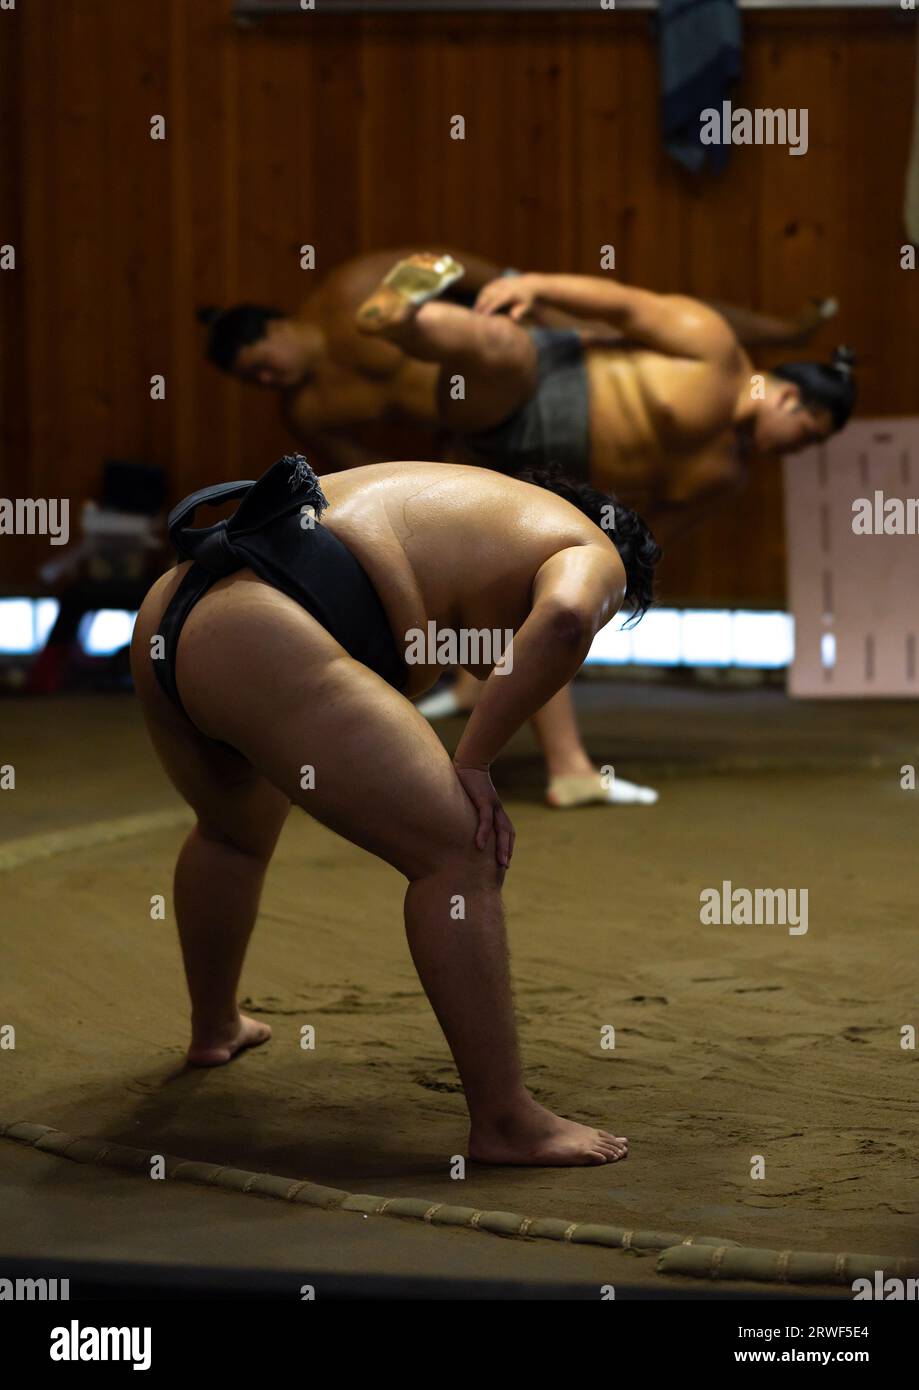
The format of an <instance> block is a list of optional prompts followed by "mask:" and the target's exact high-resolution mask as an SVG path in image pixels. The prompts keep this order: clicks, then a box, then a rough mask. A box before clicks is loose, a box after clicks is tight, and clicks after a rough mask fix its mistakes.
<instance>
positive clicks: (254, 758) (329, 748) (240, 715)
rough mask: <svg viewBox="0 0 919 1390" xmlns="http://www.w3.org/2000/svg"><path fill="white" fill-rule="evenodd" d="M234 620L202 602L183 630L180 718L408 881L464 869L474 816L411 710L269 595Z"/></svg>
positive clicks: (296, 611)
mask: <svg viewBox="0 0 919 1390" xmlns="http://www.w3.org/2000/svg"><path fill="white" fill-rule="evenodd" d="M266 592H267V593H269V594H270V597H271V601H270V602H267V603H260V602H256V603H252V602H249V603H246V604H243V605H240V606H239V607H238V608H236V609H234V610H230V609H228V608H226V607H225V606H224V607H221V606H220V604H219V602H218V603H216V604H215V605H214V606H213V610H212V612H211V613H210V614H209V613H208V605H209V602H210V595H208V596H207V597H206V598H205V599H203V600H202V601H201V603H199V605H198V606H197V608H196V609H195V610H194V612H193V613H192V615H191V617H190V618H189V621H188V623H187V625H186V631H185V633H184V634H183V637H182V645H181V648H180V660H179V666H178V675H179V685H180V688H181V690H182V697H183V700H184V703H185V706H186V708H187V710H188V712H189V715H190V716H191V718H192V719H193V720H194V722H195V723H196V724H197V725H198V727H199V728H201V729H203V730H204V732H205V733H207V734H208V735H209V737H211V738H215V739H221V740H224V741H226V742H227V743H230V744H231V745H232V746H233V747H234V748H237V749H238V750H239V751H240V752H241V753H242V754H243V755H244V756H245V757H246V758H247V759H248V761H249V762H250V763H251V764H252V766H253V767H254V768H255V769H256V770H257V771H258V772H260V773H262V774H263V775H264V776H265V777H267V778H268V780H269V781H270V782H272V783H273V785H274V786H275V787H277V788H279V789H280V790H281V791H282V792H283V793H284V795H285V796H287V797H289V798H290V800H291V801H294V802H296V803H297V805H299V806H302V807H303V809H304V810H306V811H308V812H309V813H310V814H311V815H313V816H315V817H316V819H317V820H319V821H321V822H322V823H323V824H324V825H327V826H328V827H329V828H330V829H332V830H335V831H337V832H338V833H339V834H340V835H343V836H345V838H346V839H348V840H351V841H352V842H353V843H354V844H356V845H359V846H361V848H363V849H367V850H369V851H370V852H371V853H373V854H376V855H379V856H380V858H382V859H385V860H386V861H387V862H388V863H390V864H392V865H394V866H395V867H396V868H397V869H399V870H400V871H401V872H402V873H404V874H405V875H406V876H407V877H408V878H418V877H422V876H424V875H426V874H429V873H431V872H433V871H434V870H435V869H436V868H438V867H439V866H441V865H443V864H444V863H446V862H448V861H449V860H451V859H454V858H465V857H468V858H470V859H471V860H472V861H475V860H476V859H478V858H481V857H483V856H489V855H490V856H491V857H492V859H493V850H486V851H483V852H480V851H477V850H475V849H474V846H473V840H474V836H475V828H476V816H475V812H474V811H473V808H472V805H471V803H470V802H469V799H468V797H467V796H466V793H465V792H464V791H463V789H462V786H461V785H460V783H459V780H458V779H457V776H456V773H455V771H454V769H453V765H452V763H451V761H450V759H449V757H448V755H447V753H446V752H445V750H444V748H443V746H442V744H441V743H440V740H439V739H438V738H437V736H436V735H435V734H434V732H433V730H432V729H431V727H430V725H429V724H428V723H427V721H426V720H425V719H423V718H422V716H421V715H420V714H419V713H418V711H417V710H416V709H415V708H414V706H413V705H411V704H410V703H409V701H408V700H406V699H405V698H404V697H403V696H402V695H400V694H398V692H397V691H395V690H393V689H392V687H391V686H389V685H387V684H386V682H385V681H384V680H382V679H381V678H380V677H379V676H377V675H375V674H374V672H372V671H370V670H369V669H368V668H367V667H366V666H363V665H361V663H360V662H357V661H354V660H353V659H352V658H351V657H349V656H348V654H347V653H346V652H345V651H344V649H343V648H342V647H341V646H340V645H339V644H338V643H337V642H336V641H335V640H334V639H333V638H332V637H331V636H330V635H329V634H328V633H327V632H326V631H325V630H324V629H323V628H322V627H321V625H320V624H319V623H318V622H317V621H316V620H315V619H314V618H312V617H311V616H310V615H309V614H308V613H306V612H305V611H304V610H303V609H301V608H300V607H299V606H298V605H297V604H295V603H293V602H292V601H291V600H289V599H286V598H285V597H284V596H283V595H279V594H277V592H276V591H266Z"/></svg>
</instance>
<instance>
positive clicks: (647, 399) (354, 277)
mask: <svg viewBox="0 0 919 1390" xmlns="http://www.w3.org/2000/svg"><path fill="white" fill-rule="evenodd" d="M443 250H444V251H446V253H447V254H451V255H453V256H455V258H456V259H458V260H459V261H460V262H461V263H462V265H463V266H464V267H465V271H466V273H465V275H464V277H463V280H462V282H461V285H460V286H459V288H462V289H463V290H464V291H465V292H466V293H468V294H471V295H476V294H478V296H479V302H478V306H477V307H478V308H479V310H480V312H481V313H482V314H484V315H490V316H494V315H495V314H496V313H498V312H499V311H507V310H510V313H509V315H508V316H507V317H505V312H501V315H500V318H498V319H497V321H496V322H493V323H492V325H491V326H492V328H496V332H497V335H498V336H496V335H495V333H489V332H488V331H487V329H486V330H485V331H483V328H484V326H483V324H482V323H481V320H480V321H479V323H477V324H475V323H470V320H471V315H470V314H469V313H468V311H463V310H461V309H459V308H458V307H457V306H440V307H445V308H451V309H452V311H453V313H454V314H455V315H458V316H463V315H464V313H465V318H466V320H467V327H466V329H465V330H464V332H465V333H467V334H468V333H469V332H472V333H473V335H474V338H473V340H472V342H471V345H470V346H471V350H472V356H473V357H476V356H478V357H479V359H480V360H481V363H482V367H483V369H484V370H483V378H484V380H483V381H482V382H481V383H477V385H476V388H475V389H474V390H472V391H467V397H470V398H471V399H470V401H469V406H468V408H467V410H466V412H465V414H466V416H467V417H469V412H470V410H471V409H472V408H473V406H474V405H475V398H476V396H478V397H479V398H480V399H485V400H486V402H488V401H489V400H490V392H487V391H486V389H485V387H486V383H487V384H488V385H493V384H494V383H493V378H494V377H495V375H496V373H497V375H499V376H500V375H502V374H503V373H504V362H503V358H504V356H505V354H509V366H510V372H509V376H510V383H509V390H510V395H509V396H507V395H506V393H505V392H504V391H503V390H502V389H501V385H500V383H499V393H498V395H497V396H496V397H495V411H494V412H493V413H496V414H497V416H498V417H499V418H500V417H501V415H502V414H503V415H505V416H506V415H507V414H508V413H510V412H511V411H512V410H513V409H516V408H517V407H518V406H519V405H520V404H521V403H522V401H523V400H525V399H526V397H527V395H528V394H530V393H531V392H532V390H533V389H534V388H535V373H534V371H533V366H534V361H533V358H532V356H531V355H530V354H529V352H528V339H527V338H526V335H525V333H524V332H523V331H522V330H521V329H519V328H518V330H517V333H516V334H504V336H503V338H502V337H501V336H500V335H501V333H502V329H503V328H505V327H507V326H508V320H509V319H512V320H514V322H515V324H521V323H522V324H524V325H526V324H531V325H532V324H545V325H547V326H550V327H566V326H567V327H573V328H575V329H577V330H578V331H579V332H580V334H581V337H582V340H583V342H584V344H585V349H586V363H587V371H588V380H589V387H590V398H591V413H590V435H591V458H590V471H591V482H592V483H593V484H594V486H596V487H598V488H600V489H601V490H605V491H614V492H616V493H617V495H618V496H619V497H620V498H621V499H622V501H623V502H625V503H626V504H627V505H629V506H633V507H635V508H636V510H638V511H639V512H640V513H641V515H642V516H643V517H644V519H645V521H646V522H647V523H648V524H649V525H650V526H651V528H652V530H653V531H654V532H655V534H656V535H657V537H658V539H659V540H661V541H662V542H663V543H664V544H666V542H667V540H668V539H669V538H670V537H671V536H672V534H674V533H675V531H679V530H682V529H683V528H684V527H685V526H687V525H690V524H692V523H693V522H694V521H695V520H697V519H698V518H699V517H700V516H703V515H704V514H705V512H706V511H707V510H708V509H709V507H710V505H711V503H712V502H713V501H714V500H716V499H717V498H718V497H720V496H722V495H724V494H725V493H728V492H730V491H732V490H733V489H735V488H736V487H737V486H738V485H739V483H740V482H741V481H742V479H743V476H744V473H745V450H744V449H743V448H738V432H740V433H741V434H742V433H743V428H742V427H743V421H742V420H739V419H737V418H736V406H737V392H738V390H739V389H742V387H743V385H744V383H746V382H749V378H750V376H751V374H752V372H753V370H754V369H753V367H752V364H751V362H750V359H749V357H748V356H747V354H746V352H745V351H744V348H743V346H742V344H743V343H744V342H758V343H768V342H772V343H777V342H782V341H785V342H798V343H800V342H802V341H804V340H805V339H806V338H807V336H808V335H809V334H810V333H812V332H813V331H814V329H815V328H816V327H817V326H819V324H820V323H822V322H824V321H825V319H826V317H827V316H828V313H829V312H835V305H833V306H832V308H831V309H830V310H827V309H826V308H825V306H826V305H828V304H830V302H829V301H824V303H823V306H821V305H816V306H811V307H810V308H809V309H807V310H805V311H804V312H803V313H802V315H801V316H800V317H799V320H798V321H789V322H785V321H782V320H779V319H774V318H768V317H766V316H764V315H760V314H755V313H753V312H752V311H749V310H741V309H737V308H735V307H734V306H731V305H719V306H718V307H717V310H716V309H715V308H714V307H711V306H709V305H707V304H705V303H703V302H701V301H699V300H694V299H689V298H687V297H685V296H682V295H658V294H652V293H651V292H649V291H646V290H639V289H633V288H631V287H629V286H623V285H621V284H618V283H617V282H610V281H609V280H608V279H606V280H604V279H598V278H596V277H589V276H566V275H561V276H554V275H532V274H527V275H522V276H514V277H511V278H501V276H500V270H499V268H498V266H496V265H495V264H494V263H492V262H489V261H487V260H484V259H483V258H481V257H479V256H475V255H471V254H469V253H468V252H463V251H451V250H450V248H443ZM412 254H413V253H412V252H411V251H410V250H401V251H400V250H397V249H395V250H387V251H380V252H373V253H370V254H367V255H363V256H360V257H356V258H354V259H353V260H350V261H348V262H346V263H344V264H343V265H341V266H338V267H336V268H335V269H333V270H332V271H330V272H329V273H328V274H326V275H325V276H324V277H323V278H322V280H321V281H320V282H319V285H318V287H317V288H316V290H314V291H313V293H312V294H311V295H310V296H309V297H308V299H307V300H306V301H305V302H304V304H303V305H302V306H301V308H300V309H299V310H298V311H297V313H296V315H294V316H293V317H292V319H291V320H290V321H289V323H285V325H283V326H282V327H281V329H280V330H279V331H280V332H282V333H284V334H292V335H293V338H294V342H293V344H292V346H291V348H290V352H291V355H292V358H293V365H292V366H291V368H290V370H289V376H290V377H291V378H292V379H291V380H289V381H287V382H286V383H285V381H284V380H283V379H279V378H278V375H277V374H276V373H273V372H272V371H271V369H270V366H269V364H270V361H271V358H270V354H269V355H266V350H265V345H264V341H263V342H262V343H261V344H260V343H256V344H253V345H252V346H250V347H247V348H243V349H242V350H241V351H240V353H239V354H238V357H237V361H236V364H235V367H234V370H235V371H236V372H237V374H238V375H240V376H241V377H243V378H244V379H247V380H251V381H255V382H259V381H261V383H262V384H264V385H267V386H273V387H275V388H279V389H280V395H281V401H280V407H281V416H282V419H283V421H284V423H285V425H286V427H287V428H288V429H289V431H290V433H291V434H292V435H293V437H294V438H295V439H296V440H297V441H298V443H299V444H300V445H301V447H302V448H303V450H304V452H306V454H307V456H308V457H310V458H311V460H312V461H313V462H314V463H318V464H319V465H324V466H327V467H329V468H332V469H335V470H340V469H344V468H350V467H355V466H359V465H361V464H366V463H374V462H376V461H378V460H379V458H380V457H381V454H382V455H383V456H388V457H392V456H393V452H394V451H395V452H398V451H399V450H400V449H401V448H404V447H405V446H406V444H407V442H408V441H407V434H406V431H407V430H412V431H417V430H419V429H420V430H423V431H426V432H428V442H429V443H433V442H434V441H435V440H436V442H437V447H438V451H439V452H440V453H442V454H444V456H449V457H450V458H452V459H454V460H459V461H463V462H467V463H483V462H484V463H489V462H491V461H490V460H485V459H483V458H481V456H479V455H477V454H475V453H474V452H473V451H472V450H471V449H469V448H468V447H465V446H464V445H463V443H462V439H461V435H462V433H463V432H464V431H466V432H468V431H471V430H475V429H478V428H484V426H483V425H482V424H481V421H479V420H475V419H472V418H471V417H470V418H468V419H464V418H463V412H462V411H460V410H458V409H457V407H456V403H455V402H451V401H450V399H449V394H448V392H446V391H445V390H444V386H443V382H442V377H443V373H442V371H441V365H442V361H443V359H442V358H440V357H437V356H436V355H435V356H433V357H431V356H428V355H427V347H428V346H429V345H427V344H426V345H425V346H424V347H423V348H422V349H421V350H422V351H423V352H425V356H424V357H419V356H417V355H415V352H413V347H414V348H415V349H416V350H417V348H418V343H417V341H416V342H415V343H414V344H413V343H412V342H411V341H410V340H409V339H408V338H407V337H405V336H403V338H402V339H401V340H400V338H399V335H398V334H393V335H386V334H380V333H375V334H369V333H367V332H365V331H362V329H361V327H360V325H359V323H358V321H357V317H356V316H357V312H358V309H359V308H360V306H361V305H362V304H363V303H365V301H367V300H368V299H369V298H370V297H371V296H372V294H373V292H374V291H375V290H376V289H377V287H378V286H379V284H380V282H381V281H382V280H383V279H384V278H385V276H386V274H387V272H388V271H389V270H390V269H391V268H392V266H393V265H394V264H395V263H396V262H397V261H399V260H403V259H406V258H409V257H410V256H412ZM437 254H438V255H439V254H442V252H438V253H437ZM419 259H424V258H423V257H419ZM611 288H612V289H614V290H615V291H617V292H618V294H619V299H617V300H612V301H609V300H608V301H607V302H606V303H604V301H603V296H604V295H608V294H609V292H610V290H611ZM598 292H599V294H600V298H599V299H598V297H597V295H598ZM521 299H523V300H525V308H524V312H522V313H518V312H517V309H518V306H519V305H520V302H521ZM435 308H436V306H425V310H424V311H423V314H422V315H421V316H420V321H421V322H423V321H424V317H425V316H427V317H430V316H431V314H432V312H433V311H434V310H435ZM463 349H464V351H465V349H466V344H465V342H464V343H463ZM460 356H463V352H461V353H460ZM474 372H475V367H474V365H473V373H474ZM282 378H283V374H282ZM479 387H481V388H482V389H481V390H480V389H479ZM491 423H496V421H495V420H494V419H492V421H491ZM450 430H452V431H454V432H455V433H454V438H453V440H452V442H451V441H450V440H449V438H448V435H447V431H450ZM457 436H459V437H457ZM509 463H510V464H511V468H512V463H513V461H512V460H511V461H509Z"/></svg>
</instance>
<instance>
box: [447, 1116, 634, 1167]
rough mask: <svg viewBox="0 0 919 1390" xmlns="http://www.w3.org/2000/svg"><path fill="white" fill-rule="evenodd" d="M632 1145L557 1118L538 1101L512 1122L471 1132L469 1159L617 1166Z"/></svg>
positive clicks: (474, 1128) (480, 1126)
mask: <svg viewBox="0 0 919 1390" xmlns="http://www.w3.org/2000/svg"><path fill="white" fill-rule="evenodd" d="M628 1152H629V1141H628V1139H624V1138H617V1137H616V1136H615V1135H612V1134H609V1133H607V1131H606V1130H605V1129H591V1127H590V1126H589V1125H579V1124H576V1123H575V1121H574V1120H563V1119H562V1118H561V1116H559V1115H553V1113H552V1111H551V1110H546V1108H545V1107H544V1106H542V1105H539V1104H538V1103H537V1102H536V1101H535V1100H534V1101H532V1102H531V1103H530V1105H528V1106H527V1107H525V1108H523V1109H522V1110H520V1111H518V1112H516V1113H515V1114H514V1116H513V1117H512V1118H509V1119H506V1120H503V1121H501V1122H499V1123H496V1124H491V1125H486V1124H477V1123H476V1122H475V1121H473V1124H472V1128H471V1130H470V1131H469V1157H470V1158H471V1159H472V1160H473V1161H474V1162H476V1163H509V1164H516V1165H531V1166H534V1167H539V1168H550V1167H564V1168H574V1167H581V1166H583V1165H585V1164H600V1163H617V1162H618V1161H619V1160H620V1159H622V1158H626V1157H627V1156H628Z"/></svg>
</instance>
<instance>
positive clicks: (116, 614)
mask: <svg viewBox="0 0 919 1390" xmlns="http://www.w3.org/2000/svg"><path fill="white" fill-rule="evenodd" d="M136 617H137V614H136V613H126V612H125V611H124V609H120V608H100V609H99V611H98V613H94V614H92V619H91V622H90V623H89V627H88V629H87V631H86V634H85V636H84V634H83V629H82V628H81V630H80V636H81V638H82V642H83V650H84V651H85V652H87V653H88V655H89V656H112V655H113V653H115V652H119V651H121V648H122V647H126V646H127V645H128V643H129V642H130V640H131V633H132V632H133V631H134V619H135V618H136Z"/></svg>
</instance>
